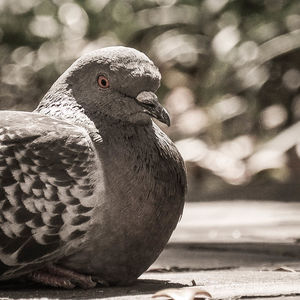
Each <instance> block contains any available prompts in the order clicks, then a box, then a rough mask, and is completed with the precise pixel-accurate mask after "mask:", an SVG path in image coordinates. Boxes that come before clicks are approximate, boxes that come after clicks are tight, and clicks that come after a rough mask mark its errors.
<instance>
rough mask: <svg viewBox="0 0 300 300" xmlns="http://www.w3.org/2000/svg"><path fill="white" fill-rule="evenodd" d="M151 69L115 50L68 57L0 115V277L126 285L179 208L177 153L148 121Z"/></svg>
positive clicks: (163, 115) (157, 115) (181, 188)
mask: <svg viewBox="0 0 300 300" xmlns="http://www.w3.org/2000/svg"><path fill="white" fill-rule="evenodd" d="M160 80H161V75H160V72H159V70H158V68H157V67H156V66H155V65H154V63H153V62H152V61H151V60H150V59H149V58H148V57H147V56H146V55H145V54H144V53H142V52H140V51H138V50H135V49H133V48H129V47H122V46H114V47H106V48H101V49H97V50H95V51H92V52H90V53H88V54H85V55H83V56H82V57H80V58H79V59H77V60H76V61H75V62H74V63H73V64H72V65H71V66H70V67H69V68H68V69H67V70H66V71H65V72H64V73H63V74H62V75H61V76H60V77H59V78H58V79H57V81H56V82H55V83H54V84H53V86H52V87H51V88H50V90H49V91H48V92H47V93H46V94H45V96H44V97H43V98H42V100H41V101H40V103H39V105H38V107H37V108H36V109H35V110H34V111H33V112H23V111H0V205H1V206H0V207H1V209H0V280H10V279H16V278H26V279H30V280H33V281H37V282H40V283H43V284H46V285H49V286H55V287H63V288H73V287H83V288H91V287H94V286H95V285H96V284H97V283H102V284H108V285H128V284H131V283H133V282H134V281H135V280H136V279H137V278H138V277H139V276H140V275H141V274H142V273H143V272H144V271H145V270H147V268H148V267H149V266H150V265H151V264H152V263H153V262H154V261H155V259H156V258H157V257H158V255H159V254H160V253H161V251H162V250H163V248H164V247H165V245H166V243H167V242H168V240H169V238H170V236H171V234H172V232H173V230H174V229H175V227H176V225H177V223H178V221H179V219H180V216H181V215H182V210H183V205H184V198H185V193H186V171H185V166H184V162H183V159H182V157H181V155H180V154H179V152H178V151H177V149H176V147H175V145H174V144H173V142H172V141H171V140H170V139H169V138H168V136H167V135H166V134H165V133H164V132H163V131H162V130H161V129H160V128H159V127H158V125H157V124H156V123H155V122H154V120H153V119H156V120H158V121H160V122H162V123H164V124H166V125H168V126H169V125H170V117H169V115H168V112H167V111H166V109H165V108H164V107H163V106H162V105H161V104H160V103H159V102H158V99H157V96H156V94H155V92H156V90H157V89H158V88H159V85H160Z"/></svg>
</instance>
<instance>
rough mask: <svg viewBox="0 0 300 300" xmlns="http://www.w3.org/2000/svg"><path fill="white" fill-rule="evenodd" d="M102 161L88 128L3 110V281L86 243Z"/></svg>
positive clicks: (0, 115)
mask: <svg viewBox="0 0 300 300" xmlns="http://www.w3.org/2000/svg"><path fill="white" fill-rule="evenodd" d="M98 164H99V162H98V159H97V154H96V151H95V149H94V146H93V143H92V141H91V139H90V137H89V135H88V134H87V133H86V131H85V130H84V129H83V128H81V127H78V126H74V125H72V124H69V123H66V122H63V121H60V120H57V119H53V118H50V117H47V116H43V115H40V114H37V113H26V112H9V111H5V112H0V279H5V278H9V277H13V276H16V275H14V274H16V273H20V272H22V270H23V272H24V270H26V269H27V270H28V269H30V268H31V267H32V266H33V267H34V266H35V267H36V266H37V265H39V264H41V263H43V262H47V261H51V260H54V259H59V258H61V257H62V256H63V255H64V254H66V253H68V252H70V251H72V249H75V248H77V247H79V246H80V245H81V244H82V243H83V242H84V240H85V238H86V233H87V231H88V226H89V224H90V219H91V215H92V213H93V208H94V207H95V205H96V194H97V191H96V190H97V185H96V178H99V176H101V175H100V174H99V165H98ZM100 169H101V168H100Z"/></svg>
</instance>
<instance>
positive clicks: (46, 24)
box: [0, 0, 300, 201]
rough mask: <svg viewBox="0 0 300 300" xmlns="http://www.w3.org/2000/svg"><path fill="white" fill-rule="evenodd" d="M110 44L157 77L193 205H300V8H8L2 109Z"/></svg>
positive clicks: (208, 2) (209, 4)
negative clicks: (136, 57)
mask: <svg viewBox="0 0 300 300" xmlns="http://www.w3.org/2000/svg"><path fill="white" fill-rule="evenodd" d="M110 45H126V46H130V47H134V48H136V49H139V50H141V51H143V52H145V53H146V54H147V55H148V56H150V57H151V59H152V60H153V61H154V62H155V63H156V64H157V66H158V67H159V69H160V71H161V73H162V85H161V88H160V89H159V91H158V95H159V98H160V100H161V102H163V104H164V105H165V106H166V108H167V109H168V111H169V112H170V114H171V118H172V126H171V127H170V128H165V127H163V130H165V131H166V132H167V133H168V134H169V135H170V136H171V138H172V139H173V140H174V141H176V144H177V146H178V148H179V150H180V151H181V153H182V155H183V157H184V159H185V161H186V164H187V169H188V177H189V194H188V200H189V201H200V200H201V201H203V200H214V199H241V198H242V199H265V200H268V199H270V200H284V201H292V200H298V195H299V194H300V184H299V183H300V181H299V177H300V160H299V157H300V1H299V0H264V1H263V0H243V1H239V0H177V1H176V0H122V1H120V0H119V1H116V0H111V1H108V0H85V1H75V0H52V1H50V0H22V1H19V0H0V109H9V110H26V111H31V110H33V109H34V108H35V107H36V106H37V104H38V102H39V101H40V99H41V97H42V96H43V95H44V94H45V92H46V91H47V90H48V88H49V87H50V86H51V85H52V83H53V82H54V81H55V80H56V79H57V77H58V76H59V75H60V74H61V73H62V72H64V70H65V69H66V68H67V67H68V66H69V65H70V64H71V63H72V62H73V61H74V60H75V59H76V58H77V57H79V56H80V55H81V54H83V53H85V52H88V51H90V50H94V49H97V48H100V47H105V46H110Z"/></svg>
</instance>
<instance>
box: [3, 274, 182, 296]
mask: <svg viewBox="0 0 300 300" xmlns="http://www.w3.org/2000/svg"><path fill="white" fill-rule="evenodd" d="M184 286H185V285H182V284H178V283H170V282H168V281H166V280H150V279H148V280H147V279H145V280H142V279H140V280H137V282H136V284H134V285H132V286H126V287H96V288H94V289H90V290H83V289H80V288H76V289H73V290H64V289H57V288H50V287H46V286H43V285H40V284H36V283H32V282H22V281H5V282H1V283H0V298H1V299H2V298H5V299H7V298H9V299H20V298H22V299H32V298H50V299H95V298H97V299H103V298H114V297H119V296H137V295H143V294H154V293H155V292H157V291H158V290H161V289H165V288H180V287H184Z"/></svg>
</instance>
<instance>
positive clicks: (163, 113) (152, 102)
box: [135, 91, 171, 126]
mask: <svg viewBox="0 0 300 300" xmlns="http://www.w3.org/2000/svg"><path fill="white" fill-rule="evenodd" d="M135 100H136V102H137V103H138V104H139V105H141V106H142V107H143V108H144V109H145V113H147V114H148V115H150V116H152V117H154V118H155V119H157V120H159V121H160V122H162V123H164V124H166V125H168V126H170V123H171V122H170V116H169V114H168V112H167V110H166V109H165V108H164V107H163V106H162V105H161V104H160V103H159V102H158V100H157V96H156V95H155V94H154V93H152V92H148V91H144V92H141V93H139V94H138V95H137V97H136V98H135Z"/></svg>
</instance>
